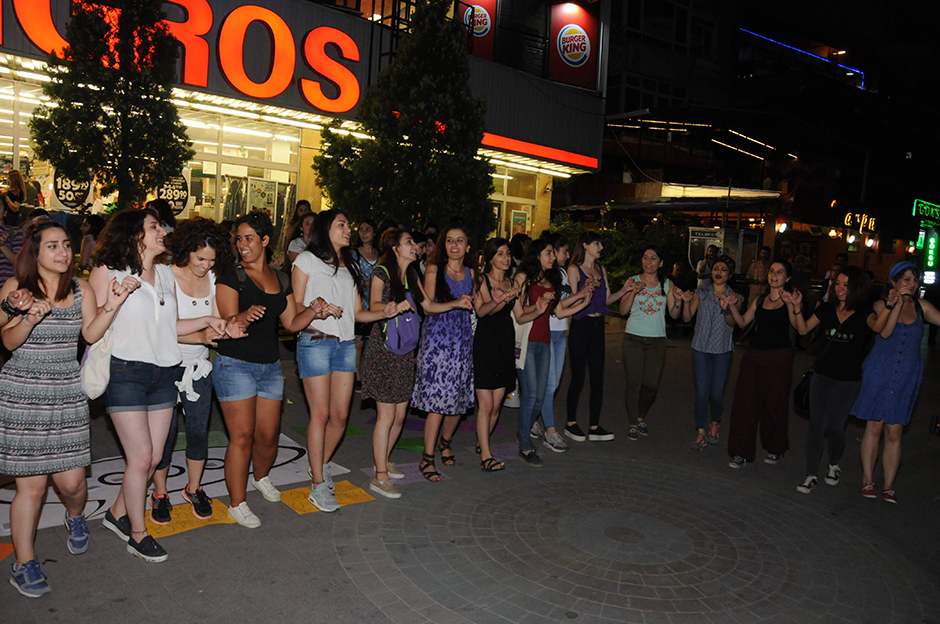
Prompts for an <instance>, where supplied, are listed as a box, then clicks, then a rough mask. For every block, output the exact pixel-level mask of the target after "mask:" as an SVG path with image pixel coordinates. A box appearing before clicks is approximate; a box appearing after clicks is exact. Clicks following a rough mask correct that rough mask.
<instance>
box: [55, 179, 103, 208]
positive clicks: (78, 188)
mask: <svg viewBox="0 0 940 624" xmlns="http://www.w3.org/2000/svg"><path fill="white" fill-rule="evenodd" d="M52 199H53V202H52V207H53V208H67V209H69V210H77V209H78V208H81V207H82V206H84V205H85V204H90V203H92V202H94V194H93V193H92V188H91V180H71V179H69V178H66V177H65V176H62V175H59V172H58V171H55V172H53V174H52Z"/></svg>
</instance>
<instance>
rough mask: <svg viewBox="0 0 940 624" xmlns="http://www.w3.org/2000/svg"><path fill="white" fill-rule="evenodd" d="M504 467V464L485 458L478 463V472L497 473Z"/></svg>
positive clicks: (491, 458) (493, 458) (492, 458)
mask: <svg viewBox="0 0 940 624" xmlns="http://www.w3.org/2000/svg"><path fill="white" fill-rule="evenodd" d="M505 467H506V464H505V463H503V462H500V461H496V458H495V457H487V458H486V459H484V460H483V461H481V462H480V470H482V471H483V472H499V471H500V470H502V469H504V468H505Z"/></svg>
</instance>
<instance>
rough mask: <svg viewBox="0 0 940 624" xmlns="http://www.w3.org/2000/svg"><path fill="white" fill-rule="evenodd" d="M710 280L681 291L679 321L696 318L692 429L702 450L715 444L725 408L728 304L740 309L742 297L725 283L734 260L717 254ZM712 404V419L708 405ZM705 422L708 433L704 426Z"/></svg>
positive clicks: (730, 350)
mask: <svg viewBox="0 0 940 624" xmlns="http://www.w3.org/2000/svg"><path fill="white" fill-rule="evenodd" d="M711 265H712V266H711V276H710V279H705V280H702V284H703V285H702V287H701V288H699V289H698V290H696V291H694V292H693V291H691V290H687V291H683V292H682V320H683V321H684V322H686V323H690V322H691V321H692V317H693V316H694V317H695V335H694V336H693V337H692V369H693V370H694V371H695V428H696V430H697V434H696V436H695V441H694V442H693V443H692V448H694V449H698V450H700V451H701V450H703V449H704V448H705V447H706V446H707V445H709V444H718V428H719V426H720V425H721V415H722V412H724V409H725V384H726V383H727V382H728V371H729V370H731V361H732V360H733V359H734V340H733V338H732V333H733V332H734V325H735V323H734V317H733V316H732V315H731V310H730V307H731V306H733V307H735V308H738V309H740V306H741V304H742V300H741V298H740V297H738V294H737V293H736V292H734V290H733V289H732V288H731V286H729V285H728V280H729V279H731V276H732V275H734V267H735V263H734V260H732V259H731V258H729V257H728V256H718V257H717V258H715V259H714V260H712V261H711ZM709 406H710V407H711V417H712V419H711V422H710V423H709V422H708V408H709ZM706 425H708V433H707V434H706V432H705V426H706Z"/></svg>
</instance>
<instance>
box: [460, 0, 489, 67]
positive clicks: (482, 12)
mask: <svg viewBox="0 0 940 624" xmlns="http://www.w3.org/2000/svg"><path fill="white" fill-rule="evenodd" d="M460 6H464V5H460ZM463 23H464V25H466V27H467V28H468V29H469V30H470V35H471V37H473V41H472V43H471V51H472V52H473V55H474V56H479V57H480V58H485V59H486V60H488V61H492V60H493V46H494V43H495V41H496V0H476V2H474V3H473V4H470V5H466V8H465V9H464V10H463Z"/></svg>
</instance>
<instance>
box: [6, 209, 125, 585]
mask: <svg viewBox="0 0 940 624" xmlns="http://www.w3.org/2000/svg"><path fill="white" fill-rule="evenodd" d="M74 268H75V255H74V253H73V252H72V245H71V241H70V240H69V236H68V233H66V231H65V229H64V228H63V227H62V226H61V225H58V224H56V223H52V222H51V221H46V222H43V223H38V224H36V225H34V226H32V227H30V228H29V229H28V230H27V233H26V239H25V241H24V245H23V249H22V250H21V251H20V253H19V255H18V256H17V262H16V274H15V276H14V277H13V278H12V279H10V280H8V281H7V283H6V284H5V285H4V286H3V290H2V291H0V297H2V298H3V304H4V305H3V307H4V309H5V310H9V311H11V312H14V313H15V314H14V315H13V316H12V318H11V320H9V322H8V323H7V324H6V326H5V327H4V328H3V344H4V346H6V347H7V348H8V349H10V350H11V351H13V358H12V359H11V360H10V361H9V362H7V363H6V365H5V366H4V367H3V370H2V372H0V473H2V474H6V475H11V476H13V477H15V479H16V495H15V496H14V498H13V502H12V504H11V505H10V532H11V534H12V537H13V548H14V551H15V553H16V563H14V565H13V566H12V570H11V571H12V575H13V578H12V579H11V583H12V584H13V586H14V587H16V589H17V591H19V592H20V593H21V594H23V595H24V596H28V597H30V598H36V597H38V596H41V595H42V594H46V593H48V592H49V591H50V588H49V584H48V582H47V581H46V576H45V574H43V572H42V570H41V569H40V567H39V561H38V560H37V558H36V555H35V552H34V551H33V539H34V538H35V535H36V523H37V522H38V521H39V514H40V509H41V508H42V500H43V497H44V496H45V494H46V489H47V486H48V480H49V476H50V475H51V476H52V482H53V483H54V484H55V487H56V490H57V492H58V494H59V498H60V499H61V500H62V504H63V506H64V507H65V510H66V511H65V519H64V522H65V528H66V530H67V531H68V542H67V545H68V549H69V552H71V553H72V554H73V555H80V554H82V553H84V552H85V551H86V550H87V549H88V542H89V534H88V527H87V525H86V523H85V503H86V502H87V500H88V490H87V487H86V484H85V467H86V466H88V464H89V463H90V462H91V439H90V433H89V422H88V400H87V398H86V397H85V395H84V393H83V392H82V387H81V379H80V371H79V365H78V361H77V360H76V351H77V349H78V339H79V336H80V335H81V336H83V337H84V338H85V340H86V341H88V342H89V343H93V342H96V341H97V340H98V339H100V338H101V336H102V335H103V334H104V332H105V331H106V330H107V329H108V327H109V326H110V325H111V323H112V321H113V320H114V317H115V314H116V312H117V310H118V309H119V308H120V307H121V305H122V304H123V303H124V301H125V300H126V299H127V295H128V293H129V292H130V291H131V290H133V289H134V288H135V287H136V283H135V282H134V280H131V279H129V278H128V279H125V281H126V282H128V283H127V286H128V287H127V288H125V286H124V285H122V284H119V283H118V282H117V280H111V281H110V283H109V284H107V287H106V289H105V290H106V298H105V299H103V300H102V301H103V302H104V305H102V306H101V307H100V308H99V307H98V305H97V303H96V299H95V293H94V292H93V291H92V289H91V287H90V286H89V285H88V283H87V282H86V281H85V280H79V279H75V278H73V277H72V274H73V272H74ZM19 288H23V289H25V290H26V291H27V292H28V293H29V295H31V298H32V304H31V305H30V306H29V308H27V309H22V308H20V309H13V308H11V307H10V303H9V302H8V301H7V297H9V296H10V294H11V293H13V292H15V291H16V290H17V289H19Z"/></svg>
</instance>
